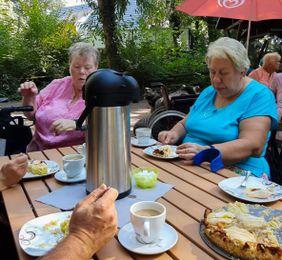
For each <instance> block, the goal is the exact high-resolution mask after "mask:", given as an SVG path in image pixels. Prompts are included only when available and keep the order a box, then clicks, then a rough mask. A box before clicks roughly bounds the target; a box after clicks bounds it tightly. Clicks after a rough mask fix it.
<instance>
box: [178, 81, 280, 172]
mask: <svg viewBox="0 0 282 260" xmlns="http://www.w3.org/2000/svg"><path fill="white" fill-rule="evenodd" d="M215 95H216V91H215V90H214V88H213V87H212V86H209V87H207V88H206V89H205V90H204V91H203V92H202V93H201V95H200V96H199V98H198V99H197V101H196V102H195V104H194V105H193V106H192V107H191V109H190V112H189V116H188V119H187V120H186V124H185V129H186V132H187V134H186V136H185V137H184V140H183V143H187V142H190V143H196V144H200V145H212V144H220V143H224V142H228V141H232V140H235V139H238V136H239V123H240V121H241V120H244V119H246V118H250V117H254V116H270V117H271V119H272V120H271V129H274V128H275V127H276V125H277V110H276V104H275V99H274V95H273V93H272V92H271V90H269V89H268V88H267V87H266V86H264V85H262V84H260V83H259V82H257V81H255V80H252V81H251V82H250V83H249V84H248V86H247V87H246V88H245V89H244V91H243V92H242V93H241V94H240V96H239V97H238V98H236V99H235V100H234V101H233V102H232V103H230V104H229V105H228V106H226V107H224V108H216V107H215V106H214V104H213V103H214V98H215ZM269 136H270V132H269V134H268V139H269ZM266 147H267V144H266V145H265V147H264V151H263V152H262V154H261V155H260V157H249V158H248V159H246V160H244V161H241V162H238V163H236V164H235V165H234V166H237V167H239V168H241V169H244V170H248V171H251V172H252V173H253V174H254V175H256V176H258V177H259V176H261V175H262V173H267V174H268V175H269V166H268V163H267V161H266V159H265V158H264V155H265V151H266Z"/></svg>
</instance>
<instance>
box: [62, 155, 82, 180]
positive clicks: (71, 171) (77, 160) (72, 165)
mask: <svg viewBox="0 0 282 260" xmlns="http://www.w3.org/2000/svg"><path fill="white" fill-rule="evenodd" d="M84 163H85V157H84V155H82V154H68V155H65V156H64V157H63V167H64V172H65V173H66V175H67V178H75V177H77V176H78V175H79V174H80V173H81V172H82V170H83V168H84Z"/></svg>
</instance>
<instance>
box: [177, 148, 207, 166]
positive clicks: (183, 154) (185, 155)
mask: <svg viewBox="0 0 282 260" xmlns="http://www.w3.org/2000/svg"><path fill="white" fill-rule="evenodd" d="M207 148H209V146H202V145H199V144H194V143H185V144H181V145H179V146H178V147H177V149H176V153H177V154H178V156H179V158H182V159H184V160H185V163H186V164H190V165H191V164H193V158H194V156H195V155H196V154H197V153H199V152H200V151H202V150H204V149H207Z"/></svg>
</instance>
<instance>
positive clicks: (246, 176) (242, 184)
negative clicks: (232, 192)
mask: <svg viewBox="0 0 282 260" xmlns="http://www.w3.org/2000/svg"><path fill="white" fill-rule="evenodd" d="M251 174H252V173H251V172H250V171H247V173H246V175H245V178H244V180H243V181H242V183H241V184H240V185H239V186H238V187H237V189H246V187H247V181H248V179H249V177H250V176H251Z"/></svg>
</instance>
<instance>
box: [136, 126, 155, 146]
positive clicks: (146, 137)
mask: <svg viewBox="0 0 282 260" xmlns="http://www.w3.org/2000/svg"><path fill="white" fill-rule="evenodd" d="M135 134H136V138H137V140H138V144H149V142H150V138H151V135H152V129H151V128H147V127H140V128H137V129H136V130H135Z"/></svg>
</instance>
